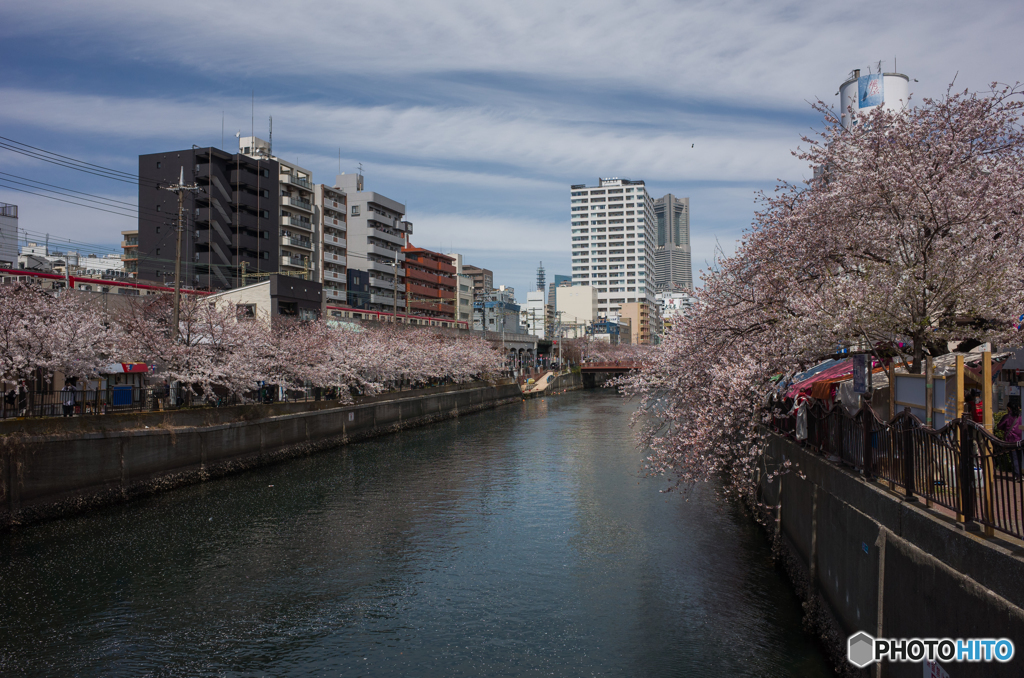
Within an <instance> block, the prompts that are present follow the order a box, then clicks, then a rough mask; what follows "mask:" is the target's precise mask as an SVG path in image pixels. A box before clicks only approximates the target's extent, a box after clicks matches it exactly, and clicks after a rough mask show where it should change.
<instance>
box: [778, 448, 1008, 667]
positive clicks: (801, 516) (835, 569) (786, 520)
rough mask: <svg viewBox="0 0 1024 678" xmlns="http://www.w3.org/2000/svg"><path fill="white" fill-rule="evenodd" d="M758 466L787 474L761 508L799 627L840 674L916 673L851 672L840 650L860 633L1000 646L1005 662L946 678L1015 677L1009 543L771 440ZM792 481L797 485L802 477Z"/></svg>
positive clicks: (803, 452) (887, 664) (956, 665)
mask: <svg viewBox="0 0 1024 678" xmlns="http://www.w3.org/2000/svg"><path fill="white" fill-rule="evenodd" d="M767 456H768V459H769V468H771V464H773V463H774V464H778V463H780V462H781V461H783V460H789V461H791V462H792V463H793V464H794V467H793V468H794V470H792V471H791V472H788V473H785V474H783V475H782V476H781V477H780V478H776V479H775V480H774V481H773V482H771V483H769V482H767V480H764V479H763V480H762V482H761V484H760V487H761V490H762V493H763V502H764V503H765V504H767V505H770V506H778V508H777V509H775V510H773V512H772V514H771V516H770V519H771V521H770V522H771V527H772V529H774V531H775V532H774V534H775V538H776V547H777V548H778V549H779V551H780V552H781V555H782V556H783V558H784V561H785V562H786V565H787V569H788V571H789V574H790V576H791V578H792V579H793V581H794V583H795V585H796V587H797V589H798V593H799V594H800V596H801V597H802V598H803V599H804V600H805V601H806V602H805V608H806V609H807V612H808V621H809V622H810V623H811V624H812V626H814V627H815V630H816V631H817V632H818V633H819V634H821V635H822V637H823V638H824V639H825V640H826V644H827V645H828V646H829V647H830V648H831V649H832V651H833V654H834V659H835V660H836V662H837V666H839V667H840V668H841V669H842V670H841V673H846V674H848V675H856V676H860V675H863V676H867V675H870V676H878V675H881V676H893V677H900V676H913V677H914V678H918V677H919V676H921V675H922V667H921V664H920V663H917V664H910V663H906V664H898V663H885V664H883V665H882V667H881V673H880V674H879V673H878V672H877V670H878V667H877V666H874V667H872V668H871V670H870V672H868V671H857V670H855V669H854V668H853V667H852V666H850V665H849V664H847V663H846V658H845V657H846V640H847V638H848V636H849V635H851V634H853V633H856V632H858V631H865V632H867V633H869V634H870V635H872V636H874V637H886V638H913V637H923V638H954V639H955V638H1009V639H1011V640H1012V641H1013V642H1014V644H1015V646H1016V647H1017V653H1016V657H1015V659H1014V660H1013V661H1012V662H1010V663H1008V664H997V663H990V664H973V663H952V662H950V663H949V665H944V668H945V669H946V670H947V671H948V672H949V674H950V675H951V676H956V678H969V677H971V676H1021V675H1024V558H1022V553H1024V550H1022V549H1021V548H1020V547H1019V545H1017V544H1014V543H1011V542H1010V541H1008V540H1003V539H999V538H986V537H984V536H982V535H980V534H978V533H973V532H967V531H964V530H963V529H960V528H958V527H957V525H956V523H955V521H954V520H953V519H952V518H949V519H947V518H945V517H943V516H941V515H940V514H938V513H937V512H935V511H932V510H930V509H928V508H926V507H925V506H923V505H922V504H919V503H917V502H908V501H906V500H905V499H904V498H902V497H901V496H900V495H898V494H897V493H894V492H892V491H890V490H889V489H888V488H887V487H886V486H885V485H883V484H881V483H879V482H876V481H865V480H864V479H863V477H862V476H860V475H859V474H857V473H854V472H852V471H849V470H847V469H845V468H841V467H838V466H836V465H834V464H832V463H830V462H828V461H827V460H825V459H823V458H822V457H820V456H818V455H816V454H814V453H812V452H810V451H808V450H805V449H804V448H802V447H800V446H799V445H796V444H795V443H793V442H792V441H789V440H787V439H785V438H782V437H779V436H772V439H771V442H770V446H769V450H768V455H767ZM801 476H803V477H801Z"/></svg>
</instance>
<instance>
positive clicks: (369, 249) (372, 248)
mask: <svg viewBox="0 0 1024 678" xmlns="http://www.w3.org/2000/svg"><path fill="white" fill-rule="evenodd" d="M366 253H367V254H376V255H378V256H381V257H386V258H388V259H391V260H392V261H394V259H395V254H396V253H397V254H398V260H399V261H405V255H404V254H402V253H401V252H399V251H398V250H397V249H389V248H387V247H382V246H381V245H374V244H368V245H367V246H366Z"/></svg>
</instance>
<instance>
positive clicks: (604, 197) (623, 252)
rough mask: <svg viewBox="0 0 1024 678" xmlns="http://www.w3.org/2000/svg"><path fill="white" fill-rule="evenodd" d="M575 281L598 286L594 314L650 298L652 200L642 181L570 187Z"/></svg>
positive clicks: (614, 180)
mask: <svg viewBox="0 0 1024 678" xmlns="http://www.w3.org/2000/svg"><path fill="white" fill-rule="evenodd" d="M570 215H571V219H570V222H571V229H572V282H573V285H591V286H593V287H595V288H596V289H597V295H598V314H599V315H602V316H606V315H608V314H611V313H614V312H615V311H616V310H617V309H619V308H621V307H622V306H624V305H626V304H636V303H645V304H649V305H652V304H653V303H654V280H655V278H654V249H655V231H654V229H653V225H654V201H653V199H652V198H651V197H650V195H649V194H648V193H647V189H646V187H645V185H644V182H643V181H630V180H629V179H618V178H612V179H599V180H598V184H597V186H587V185H586V184H574V185H573V186H571V187H570Z"/></svg>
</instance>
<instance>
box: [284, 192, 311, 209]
mask: <svg viewBox="0 0 1024 678" xmlns="http://www.w3.org/2000/svg"><path fill="white" fill-rule="evenodd" d="M281 206H282V207H287V206H290V207H294V208H296V209H300V210H305V211H306V212H312V211H313V204H312V203H310V202H309V201H307V200H301V199H300V198H294V197H292V196H290V195H282V196H281Z"/></svg>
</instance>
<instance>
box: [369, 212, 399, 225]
mask: <svg viewBox="0 0 1024 678" xmlns="http://www.w3.org/2000/svg"><path fill="white" fill-rule="evenodd" d="M366 221H367V223H368V224H369V226H370V228H373V222H375V221H376V222H377V223H378V224H383V225H384V226H387V227H388V228H397V227H398V224H400V223H402V222H401V221H400V220H398V219H392V218H391V217H386V216H384V215H383V214H377V213H376V212H371V211H369V210H368V211H367V213H366Z"/></svg>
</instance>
